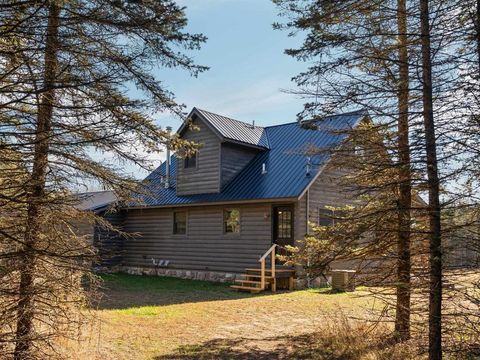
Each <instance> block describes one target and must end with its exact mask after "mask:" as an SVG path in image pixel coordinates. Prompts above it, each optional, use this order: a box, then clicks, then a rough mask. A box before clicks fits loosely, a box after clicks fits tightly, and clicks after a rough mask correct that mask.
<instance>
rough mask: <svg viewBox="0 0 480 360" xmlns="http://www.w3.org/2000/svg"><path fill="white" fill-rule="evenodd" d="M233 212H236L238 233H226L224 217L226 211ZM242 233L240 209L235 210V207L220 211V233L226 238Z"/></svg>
mask: <svg viewBox="0 0 480 360" xmlns="http://www.w3.org/2000/svg"><path fill="white" fill-rule="evenodd" d="M233 210H238V231H226V230H227V227H226V220H227V219H226V217H225V214H226V212H227V211H233ZM241 232H242V211H241V209H240V208H239V207H238V208H235V207H229V208H224V209H223V211H222V233H223V234H224V235H227V236H235V235H240V234H241Z"/></svg>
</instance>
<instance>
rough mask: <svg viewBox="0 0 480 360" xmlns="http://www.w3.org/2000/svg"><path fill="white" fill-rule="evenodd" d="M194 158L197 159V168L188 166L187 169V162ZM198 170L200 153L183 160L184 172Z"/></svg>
mask: <svg viewBox="0 0 480 360" xmlns="http://www.w3.org/2000/svg"><path fill="white" fill-rule="evenodd" d="M192 157H195V166H188V167H187V166H186V165H187V160H188V159H191V158H192ZM196 169H198V151H196V152H195V154H194V155H193V156H190V157H185V158H184V159H183V170H186V171H192V170H196Z"/></svg>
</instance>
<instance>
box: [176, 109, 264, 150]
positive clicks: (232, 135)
mask: <svg viewBox="0 0 480 360" xmlns="http://www.w3.org/2000/svg"><path fill="white" fill-rule="evenodd" d="M194 115H198V116H200V117H201V118H202V119H203V120H204V121H205V122H206V123H207V125H209V127H210V128H211V129H212V130H213V131H214V133H216V134H217V135H218V136H219V137H220V139H221V140H222V141H225V142H234V143H237V144H240V145H242V144H243V145H246V146H254V147H259V148H264V149H268V148H269V146H268V139H267V136H266V133H265V128H263V127H261V126H253V124H248V123H246V122H243V121H239V120H235V119H231V118H229V117H226V116H223V115H218V114H214V113H212V112H209V111H206V110H201V109H198V108H193V110H192V111H191V112H190V114H189V116H188V117H187V118H194ZM185 129H186V123H185V124H183V125H182V126H181V127H180V129H179V130H178V133H179V134H182V133H183V131H184V130H185Z"/></svg>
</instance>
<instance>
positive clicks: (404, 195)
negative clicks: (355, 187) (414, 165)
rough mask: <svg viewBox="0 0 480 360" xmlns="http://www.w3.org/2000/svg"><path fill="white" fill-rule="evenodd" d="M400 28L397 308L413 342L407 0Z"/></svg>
mask: <svg viewBox="0 0 480 360" xmlns="http://www.w3.org/2000/svg"><path fill="white" fill-rule="evenodd" d="M397 27H398V34H399V35H398V43H399V80H400V81H399V85H398V110H399V115H398V152H399V162H400V163H399V180H400V184H399V199H398V227H399V232H398V243H397V255H398V265H397V289H396V290H397V304H396V318H395V332H396V335H397V338H398V340H401V341H405V340H408V339H409V338H410V290H411V284H410V272H411V260H410V233H411V231H410V227H411V219H410V217H411V214H410V209H411V207H412V195H411V194H412V185H411V168H410V142H409V137H408V136H409V124H408V113H409V112H408V110H409V104H408V101H409V64H408V38H407V5H406V0H398V1H397Z"/></svg>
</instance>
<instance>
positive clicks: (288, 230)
mask: <svg viewBox="0 0 480 360" xmlns="http://www.w3.org/2000/svg"><path fill="white" fill-rule="evenodd" d="M292 237H293V236H292V211H291V210H281V209H279V210H277V238H279V239H290V238H292Z"/></svg>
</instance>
